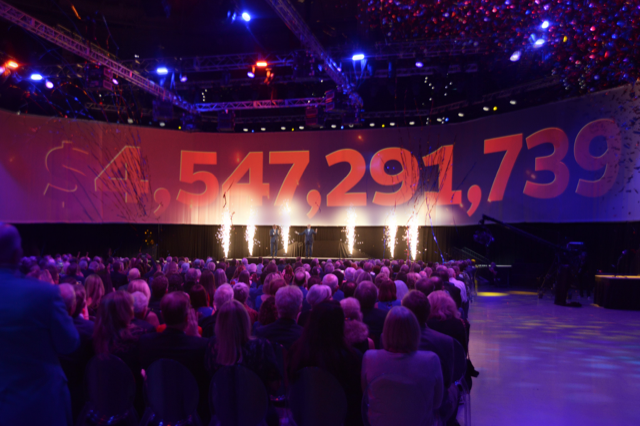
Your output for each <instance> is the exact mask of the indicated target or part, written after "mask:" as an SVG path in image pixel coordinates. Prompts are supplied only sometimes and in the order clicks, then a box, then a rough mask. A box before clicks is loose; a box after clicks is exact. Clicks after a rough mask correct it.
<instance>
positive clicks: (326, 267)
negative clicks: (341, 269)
mask: <svg viewBox="0 0 640 426" xmlns="http://www.w3.org/2000/svg"><path fill="white" fill-rule="evenodd" d="M334 270H335V267H334V266H333V263H327V264H326V265H324V273H325V274H331V273H333V271H334Z"/></svg>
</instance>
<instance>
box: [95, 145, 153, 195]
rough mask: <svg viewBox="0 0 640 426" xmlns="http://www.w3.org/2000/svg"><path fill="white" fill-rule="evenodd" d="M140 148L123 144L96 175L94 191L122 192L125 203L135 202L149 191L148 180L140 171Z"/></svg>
mask: <svg viewBox="0 0 640 426" xmlns="http://www.w3.org/2000/svg"><path fill="white" fill-rule="evenodd" d="M140 163H141V159H140V148H138V147H135V146H125V147H124V148H122V150H120V152H119V153H118V154H116V156H115V157H113V160H111V162H109V164H107V165H106V167H105V168H104V169H103V170H102V171H101V172H100V173H99V174H98V176H96V178H95V180H94V187H95V190H96V191H103V192H124V199H125V202H127V203H135V202H137V201H138V200H139V199H140V196H141V195H142V194H147V193H148V192H149V180H148V179H145V177H146V176H144V174H143V172H142V166H141V164H140Z"/></svg>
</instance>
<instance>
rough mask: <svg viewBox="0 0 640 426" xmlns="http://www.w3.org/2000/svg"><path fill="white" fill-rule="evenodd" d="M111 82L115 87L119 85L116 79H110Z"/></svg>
mask: <svg viewBox="0 0 640 426" xmlns="http://www.w3.org/2000/svg"><path fill="white" fill-rule="evenodd" d="M111 82H112V83H113V84H115V85H116V86H117V85H118V84H119V83H118V80H117V79H115V78H112V79H111Z"/></svg>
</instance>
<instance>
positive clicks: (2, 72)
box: [0, 66, 6, 75]
mask: <svg viewBox="0 0 640 426" xmlns="http://www.w3.org/2000/svg"><path fill="white" fill-rule="evenodd" d="M5 69H6V68H5V67H3V66H0V75H2V74H4V71H5Z"/></svg>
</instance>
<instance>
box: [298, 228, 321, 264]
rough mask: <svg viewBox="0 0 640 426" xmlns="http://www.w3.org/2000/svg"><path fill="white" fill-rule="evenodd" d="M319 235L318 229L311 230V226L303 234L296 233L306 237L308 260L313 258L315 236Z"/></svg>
mask: <svg viewBox="0 0 640 426" xmlns="http://www.w3.org/2000/svg"><path fill="white" fill-rule="evenodd" d="M317 233H318V228H316V229H311V225H307V229H305V230H304V231H302V232H296V234H298V235H304V249H305V253H306V256H307V259H308V258H309V257H311V256H313V236H314V235H316V234H317Z"/></svg>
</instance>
